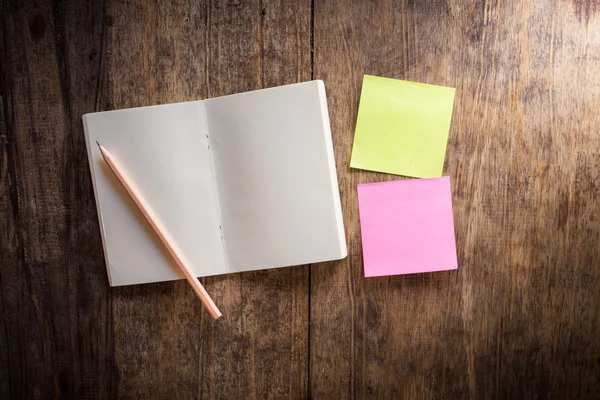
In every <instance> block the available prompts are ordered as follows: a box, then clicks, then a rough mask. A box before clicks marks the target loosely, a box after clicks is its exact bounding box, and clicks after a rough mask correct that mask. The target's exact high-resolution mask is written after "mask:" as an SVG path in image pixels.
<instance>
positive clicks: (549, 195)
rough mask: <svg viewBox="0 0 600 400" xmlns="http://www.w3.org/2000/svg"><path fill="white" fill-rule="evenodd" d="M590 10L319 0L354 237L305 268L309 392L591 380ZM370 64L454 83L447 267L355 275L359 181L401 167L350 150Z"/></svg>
mask: <svg viewBox="0 0 600 400" xmlns="http://www.w3.org/2000/svg"><path fill="white" fill-rule="evenodd" d="M581 3H586V2H581ZM340 10H343V12H340ZM599 12H600V10H598V6H597V4H596V2H587V5H586V4H584V5H583V6H581V5H580V4H578V3H573V4H572V3H570V2H564V1H554V2H552V1H540V2H533V1H523V2H497V1H484V2H469V1H457V2H441V1H432V2H411V1H408V2H407V1H401V2H381V3H373V2H360V1H325V2H318V1H317V2H315V10H314V15H315V30H314V52H315V62H314V71H315V77H316V78H320V79H323V80H324V81H325V82H326V84H327V88H328V89H329V97H328V99H329V105H330V113H331V115H332V117H333V118H332V129H333V135H334V145H335V150H336V156H337V165H338V177H339V180H340V185H341V190H342V194H343V203H344V204H343V209H344V216H345V222H346V230H347V234H348V240H349V247H350V256H349V257H348V259H347V260H345V261H343V262H339V263H338V265H336V266H335V267H333V268H332V267H331V266H330V265H328V264H327V265H317V266H314V267H313V269H312V273H311V278H312V279H311V280H312V282H311V317H310V332H311V355H310V365H311V371H310V388H311V394H312V395H313V396H314V397H315V398H461V397H462V398H464V397H467V398H486V399H487V398H597V397H598V396H600V312H599V304H600V292H599V291H598V287H599V286H600V243H599V239H600V226H599V222H600V220H599V218H598V214H599V213H600V198H599V191H598V183H597V182H598V179H599V178H600V168H599V167H600V135H599V134H598V132H599V130H600V120H599V118H598V113H597V112H595V111H594V110H596V109H598V108H599V107H600V64H598V54H600V30H599V29H598V27H599V26H600V14H598V13H599ZM363 74H374V75H383V76H388V77H395V78H402V79H408V80H415V81H420V82H426V83H432V84H441V85H448V86H452V87H456V88H457V95H456V104H455V108H454V117H453V123H452V129H451V132H450V139H449V145H448V152H447V157H446V164H445V168H444V173H445V174H446V175H449V176H450V177H451V182H452V188H453V203H454V215H455V226H456V235H457V248H458V261H459V269H458V271H451V272H443V273H433V274H425V275H410V276H404V277H391V278H371V279H364V278H363V268H362V262H361V257H362V256H361V247H360V232H359V220H358V210H357V199H356V190H355V186H356V184H357V183H364V182H373V181H380V180H390V179H396V178H394V177H393V176H390V175H385V174H377V173H370V172H366V171H357V170H350V169H349V168H348V165H349V156H350V150H351V146H352V137H353V130H354V124H355V121H356V112H357V106H358V101H359V96H360V89H361V81H362V75H363Z"/></svg>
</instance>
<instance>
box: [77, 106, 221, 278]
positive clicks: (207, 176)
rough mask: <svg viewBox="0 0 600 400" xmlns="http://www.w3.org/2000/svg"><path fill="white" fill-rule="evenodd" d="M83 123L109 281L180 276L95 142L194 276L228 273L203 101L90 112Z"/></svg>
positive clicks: (181, 275) (181, 276)
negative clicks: (112, 159)
mask: <svg viewBox="0 0 600 400" xmlns="http://www.w3.org/2000/svg"><path fill="white" fill-rule="evenodd" d="M84 124H85V126H86V140H87V142H88V154H89V157H90V167H91V171H92V177H93V181H94V189H95V193H96V201H97V205H98V209H99V215H100V223H101V229H102V236H103V241H104V247H105V255H106V261H107V264H108V265H107V266H108V270H109V277H110V281H111V285H113V286H118V285H128V284H139V283H148V282H159V281H168V280H174V279H183V278H184V276H183V274H182V273H181V272H180V271H179V268H178V267H177V265H176V264H175V263H174V262H173V261H172V259H171V257H170V256H169V254H168V253H167V251H166V250H165V249H164V246H163V245H162V243H161V242H160V241H159V239H158V238H157V236H156V235H155V234H154V232H153V231H152V228H151V227H150V226H149V224H148V223H147V222H146V221H145V219H144V217H143V215H142V213H141V212H140V211H139V210H138V209H137V208H136V206H135V204H134V203H133V201H132V200H131V199H130V198H129V196H128V195H127V193H126V192H125V190H124V189H123V188H122V187H121V185H120V183H119V182H118V180H117V179H116V178H115V176H114V174H113V173H112V171H110V169H109V168H108V167H107V166H106V164H105V163H104V161H103V159H102V156H101V154H100V151H99V150H98V147H97V145H96V143H95V141H98V142H100V143H101V144H102V145H103V146H104V147H105V148H106V149H107V150H108V151H110V152H111V154H112V155H113V156H114V157H115V158H116V159H117V160H118V162H119V164H120V165H122V166H123V167H124V169H125V170H126V172H127V175H128V176H129V177H130V179H131V180H132V181H133V182H134V184H135V185H136V186H137V188H138V189H139V190H140V192H141V193H142V194H143V196H144V198H145V199H146V200H147V201H148V203H149V204H150V207H151V208H152V210H153V211H154V213H155V214H156V215H157V216H158V218H159V219H160V220H161V223H162V224H163V225H164V226H165V228H166V229H167V231H168V234H169V235H170V236H171V237H172V238H173V240H174V242H175V243H177V245H178V247H179V248H180V249H181V251H182V252H183V254H184V256H185V258H187V260H188V261H189V262H190V264H191V268H192V269H193V270H194V271H195V273H196V275H197V276H206V275H216V274H222V273H225V272H226V270H227V268H226V261H225V257H224V249H223V244H222V241H221V231H220V228H219V214H218V207H217V197H216V191H215V183H214V176H213V172H212V171H213V170H212V163H211V160H210V154H209V149H208V138H207V136H206V119H205V110H204V105H203V102H201V101H198V102H189V103H177V104H169V105H162V106H153V107H142V108H135V109H129V110H119V111H111V112H103V113H94V114H87V115H86V116H84Z"/></svg>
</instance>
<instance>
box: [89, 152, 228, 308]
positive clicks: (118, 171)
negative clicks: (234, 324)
mask: <svg viewBox="0 0 600 400" xmlns="http://www.w3.org/2000/svg"><path fill="white" fill-rule="evenodd" d="M96 143H97V144H98V148H99V149H100V152H101V153H102V157H103V158H104V161H106V163H107V164H108V166H109V167H110V169H111V170H112V171H113V172H114V173H115V175H116V176H117V178H118V179H119V181H120V182H121V184H122V185H123V187H125V190H127V193H129V195H130V196H131V198H132V199H133V201H134V202H135V204H136V205H137V206H138V208H139V209H140V211H141V212H142V214H144V216H145V217H146V219H147V220H148V222H149V223H150V226H152V229H154V231H155V232H156V234H157V235H158V237H159V238H160V240H161V241H162V242H163V243H164V245H165V247H166V248H167V250H168V251H169V253H170V254H171V256H172V257H173V258H174V259H175V261H176V262H177V265H178V266H179V268H181V270H182V271H183V274H184V275H185V277H186V279H187V280H188V282H189V283H190V285H192V288H193V289H194V291H195V292H196V294H197V295H198V297H200V300H201V301H202V304H204V306H205V307H206V309H207V310H208V312H209V313H210V315H212V317H213V318H214V319H217V318H219V317H220V316H221V315H222V314H221V312H220V311H219V309H218V308H217V306H216V305H215V303H214V302H213V300H212V299H211V298H210V296H209V295H208V293H207V292H206V289H204V286H202V284H201V283H200V281H199V280H198V278H196V277H195V276H194V273H193V272H192V270H191V269H190V267H189V266H188V263H187V262H186V261H185V259H184V257H183V254H182V253H181V251H180V250H179V249H178V248H177V247H176V245H175V242H174V241H173V240H172V239H171V238H170V237H169V236H168V235H167V233H166V231H165V229H164V228H163V227H162V226H161V224H160V222H159V220H158V218H156V216H155V215H154V213H153V212H152V210H151V209H150V207H149V206H148V203H147V202H146V201H145V200H144V198H143V197H142V196H141V195H140V193H139V192H138V191H137V189H136V188H135V186H134V185H133V182H130V181H128V179H127V178H126V175H125V174H124V172H123V169H122V168H120V167H119V165H118V162H117V161H116V160H115V158H114V157H113V156H112V155H111V154H110V153H109V152H108V150H106V149H105V148H104V147H103V146H102V145H101V144H100V143H98V142H96Z"/></svg>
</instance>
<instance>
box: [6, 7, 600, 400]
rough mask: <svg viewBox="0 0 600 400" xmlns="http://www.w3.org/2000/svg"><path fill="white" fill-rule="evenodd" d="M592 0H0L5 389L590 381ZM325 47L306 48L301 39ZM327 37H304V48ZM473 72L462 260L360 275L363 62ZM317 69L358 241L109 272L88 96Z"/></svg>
mask: <svg viewBox="0 0 600 400" xmlns="http://www.w3.org/2000/svg"><path fill="white" fill-rule="evenodd" d="M599 27H600V5H598V4H597V1H595V0H588V1H574V0H554V1H551V0H541V1H535V2H534V1H533V0H524V1H521V2H500V1H489V0H488V1H475V2H472V1H467V0H458V1H453V2H449V1H441V0H431V1H420V2H414V1H408V0H402V1H397V2H391V1H380V2H363V1H358V0H356V1H354V0H347V1H340V0H337V1H335V0H315V1H313V2H311V1H310V0H297V1H294V2H276V1H265V0H263V1H259V0H255V1H247V2H246V1H233V0H229V1H219V0H212V1H206V2H186V1H182V0H176V1H166V0H159V1H157V2H141V1H139V2H138V1H134V0H131V1H117V0H110V1H107V2H106V3H103V2H84V1H74V2H62V1H55V2H49V1H33V2H21V1H15V0H0V315H1V316H2V318H0V398H2V399H4V398H17V399H18V398H26V399H30V398H77V399H104V398H159V399H160V398H186V399H187V398H224V399H225V398H226V399H235V398H307V397H308V398H343V399H345V398H444V399H446V398H485V399H487V398H560V399H562V398H598V397H600V310H599V307H600V306H599V304H600V291H599V290H598V287H600V217H599V216H598V215H600V191H599V189H600V188H599V184H598V182H600V134H599V133H598V132H600V117H598V110H599V109H600V63H599V61H600V56H599V55H600V29H599ZM311 44H312V48H311ZM311 50H312V51H313V53H311ZM365 73H368V74H375V75H383V76H388V77H396V78H403V79H410V80H416V81H421V82H427V83H434V84H443V85H448V86H453V87H456V88H457V95H456V104H455V108H454V117H453V123H452V129H451V132H450V140H449V145H448V153H447V157H446V165H445V168H444V171H445V174H447V175H449V176H450V177H451V182H452V187H453V197H454V215H455V226H456V235H457V248H458V258H459V269H458V270H457V271H451V272H442V273H434V274H424V275H411V276H404V277H390V278H372V279H364V278H363V269H362V268H363V267H362V254H361V247H360V231H359V225H358V209H357V200H356V184H357V183H362V182H374V181H381V180H390V179H396V177H393V176H391V175H387V174H377V173H372V172H366V171H359V170H350V169H349V167H348V165H349V157H350V150H351V147H352V140H353V134H354V124H355V120H356V112H357V106H358V102H359V97H360V89H361V83H362V75H363V74H365ZM312 76H314V78H316V79H323V80H324V81H325V86H326V89H327V91H328V101H329V110H330V119H331V124H332V130H333V140H334V145H335V154H336V161H337V166H338V176H339V180H340V190H341V194H342V206H343V210H344V218H345V223H346V233H347V237H348V246H349V254H350V255H349V256H348V258H347V259H346V260H343V261H339V262H334V263H326V264H318V265H313V266H303V267H296V268H288V269H281V270H270V271H262V272H251V273H243V274H234V275H229V276H223V277H213V278H207V279H203V280H202V281H203V284H204V285H205V287H206V288H207V290H208V291H209V293H210V294H211V296H213V299H214V300H215V302H216V303H217V304H218V306H219V307H220V308H221V311H223V313H224V315H225V317H224V318H223V319H222V320H219V321H217V322H216V323H215V322H213V321H212V319H211V318H210V316H209V315H208V314H207V313H206V312H205V311H204V310H203V308H202V305H201V304H200V303H199V302H198V300H197V299H196V297H195V295H194V293H193V291H192V290H191V289H190V288H189V287H188V285H187V283H186V282H185V281H180V282H170V283H161V284H150V285H141V286H134V287H119V288H109V287H108V282H107V278H106V270H105V267H104V261H103V256H102V246H101V240H100V235H99V228H98V223H97V216H96V209H95V203H94V197H93V191H92V186H91V180H90V177H89V170H88V166H87V158H86V152H85V144H84V139H83V128H82V124H81V115H82V114H84V113H86V112H90V111H97V110H109V109H114V108H124V107H135V106H144V105H151V104H163V103H168V102H176V101H186V100H193V99H201V98H208V97H215V96H221V95H226V94H231V93H236V92H241V91H245V90H252V89H258V88H262V87H269V86H275V85H282V84H286V83H293V82H297V81H305V80H308V79H310V78H311V77H312Z"/></svg>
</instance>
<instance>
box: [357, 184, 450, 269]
mask: <svg viewBox="0 0 600 400" xmlns="http://www.w3.org/2000/svg"><path fill="white" fill-rule="evenodd" d="M358 208H359V212H360V230H361V236H362V247H363V260H364V266H365V276H366V277H369V276H386V275H402V274H414V273H420V272H433V271H445V270H451V269H456V268H457V267H458V265H457V261H456V241H455V239H454V219H453V217H452V197H451V191H450V178H448V177H447V176H444V177H442V178H434V179H412V180H403V181H392V182H382V183H369V184H362V185H358Z"/></svg>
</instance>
